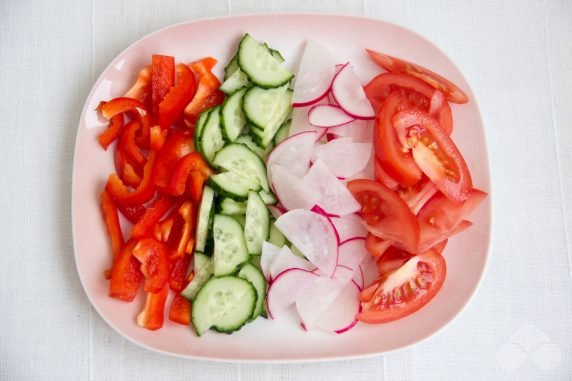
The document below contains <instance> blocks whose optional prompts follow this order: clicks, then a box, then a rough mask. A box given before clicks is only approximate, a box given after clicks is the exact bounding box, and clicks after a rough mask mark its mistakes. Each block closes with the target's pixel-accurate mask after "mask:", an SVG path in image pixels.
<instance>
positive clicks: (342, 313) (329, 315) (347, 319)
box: [316, 282, 360, 334]
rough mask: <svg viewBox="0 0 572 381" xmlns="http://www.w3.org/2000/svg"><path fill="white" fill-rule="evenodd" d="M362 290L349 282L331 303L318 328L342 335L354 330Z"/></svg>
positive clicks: (321, 317) (317, 322) (319, 321)
mask: <svg viewBox="0 0 572 381" xmlns="http://www.w3.org/2000/svg"><path fill="white" fill-rule="evenodd" d="M359 293H360V288H359V287H358V285H356V284H355V283H354V282H349V283H348V284H347V285H346V286H345V287H344V288H343V290H342V292H341V293H340V294H339V295H338V297H337V298H336V300H335V302H334V303H331V304H330V305H329V306H328V308H327V309H326V310H325V311H324V313H323V314H322V315H321V316H320V318H319V319H318V320H317V321H316V327H318V328H320V329H323V330H324V331H328V332H335V333H337V334H341V333H344V332H347V331H349V330H350V329H352V328H353V327H354V326H355V325H356V323H357V320H356V316H357V314H358V313H359V311H360V301H359Z"/></svg>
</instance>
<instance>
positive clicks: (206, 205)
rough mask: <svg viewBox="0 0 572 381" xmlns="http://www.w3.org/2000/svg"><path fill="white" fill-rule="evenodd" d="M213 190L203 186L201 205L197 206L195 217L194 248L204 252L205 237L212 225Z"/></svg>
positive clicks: (206, 237)
mask: <svg viewBox="0 0 572 381" xmlns="http://www.w3.org/2000/svg"><path fill="white" fill-rule="evenodd" d="M213 204H214V191H213V190H212V188H210V187H208V186H207V187H205V189H204V190H203V197H202V199H201V205H200V206H199V215H198V217H197V231H196V237H197V240H196V243H195V250H197V251H199V252H204V251H205V248H206V243H207V239H208V238H209V237H208V235H209V230H211V227H212V217H211V216H212V214H213V213H214V208H213Z"/></svg>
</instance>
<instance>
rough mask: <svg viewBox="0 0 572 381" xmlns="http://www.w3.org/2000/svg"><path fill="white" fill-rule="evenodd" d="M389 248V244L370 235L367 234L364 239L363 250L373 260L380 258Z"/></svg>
mask: <svg viewBox="0 0 572 381" xmlns="http://www.w3.org/2000/svg"><path fill="white" fill-rule="evenodd" d="M390 247H391V242H389V241H385V240H383V239H381V238H379V237H376V236H374V235H373V234H371V233H367V237H366V238H365V249H366V250H367V252H368V253H369V254H370V255H371V256H372V257H374V258H375V259H379V258H381V257H382V256H383V254H384V253H385V251H386V250H387V249H389V248H390Z"/></svg>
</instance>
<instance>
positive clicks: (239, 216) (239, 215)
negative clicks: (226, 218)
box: [232, 214, 246, 229]
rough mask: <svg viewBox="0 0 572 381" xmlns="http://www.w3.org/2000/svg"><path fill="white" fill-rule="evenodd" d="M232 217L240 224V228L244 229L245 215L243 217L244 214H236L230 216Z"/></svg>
mask: <svg viewBox="0 0 572 381" xmlns="http://www.w3.org/2000/svg"><path fill="white" fill-rule="evenodd" d="M232 218H234V219H235V220H237V221H238V223H239V224H240V226H242V228H243V229H244V225H245V224H246V217H244V214H237V215H235V216H232Z"/></svg>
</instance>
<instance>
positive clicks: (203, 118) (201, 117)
mask: <svg viewBox="0 0 572 381" xmlns="http://www.w3.org/2000/svg"><path fill="white" fill-rule="evenodd" d="M211 111H212V108H210V109H208V110H205V111H203V112H201V115H199V118H198V119H197V123H195V136H194V140H195V147H198V146H199V137H200V136H201V132H202V130H203V127H204V126H205V122H206V121H207V120H208V118H209V114H210V112H211Z"/></svg>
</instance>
